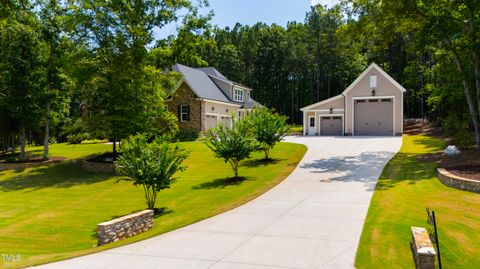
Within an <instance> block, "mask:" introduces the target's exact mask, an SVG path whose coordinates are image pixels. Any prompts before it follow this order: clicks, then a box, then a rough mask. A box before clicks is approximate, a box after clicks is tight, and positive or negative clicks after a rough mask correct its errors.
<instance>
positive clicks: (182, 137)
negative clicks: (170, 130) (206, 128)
mask: <svg viewBox="0 0 480 269" xmlns="http://www.w3.org/2000/svg"><path fill="white" fill-rule="evenodd" d="M199 137H200V132H199V131H196V130H180V131H179V132H178V134H177V140H178V141H181V142H186V141H195V140H197V139H198V138H199Z"/></svg>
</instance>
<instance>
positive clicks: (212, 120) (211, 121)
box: [205, 115, 217, 130]
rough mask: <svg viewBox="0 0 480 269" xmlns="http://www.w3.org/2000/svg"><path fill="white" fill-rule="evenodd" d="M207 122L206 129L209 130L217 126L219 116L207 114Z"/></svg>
mask: <svg viewBox="0 0 480 269" xmlns="http://www.w3.org/2000/svg"><path fill="white" fill-rule="evenodd" d="M205 122H206V126H205V129H207V130H208V129H212V128H215V127H216V126H217V116H214V115H207V116H206V120H205Z"/></svg>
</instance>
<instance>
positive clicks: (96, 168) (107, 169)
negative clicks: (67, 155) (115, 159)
mask: <svg viewBox="0 0 480 269" xmlns="http://www.w3.org/2000/svg"><path fill="white" fill-rule="evenodd" d="M82 168H83V169H84V170H86V171H88V172H95V173H115V164H113V163H96V162H89V161H88V160H83V161H82Z"/></svg>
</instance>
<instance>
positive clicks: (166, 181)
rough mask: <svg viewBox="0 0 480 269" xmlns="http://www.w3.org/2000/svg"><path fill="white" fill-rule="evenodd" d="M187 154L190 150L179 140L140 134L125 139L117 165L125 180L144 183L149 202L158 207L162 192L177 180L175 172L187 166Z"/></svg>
mask: <svg viewBox="0 0 480 269" xmlns="http://www.w3.org/2000/svg"><path fill="white" fill-rule="evenodd" d="M187 157H188V153H187V152H186V151H185V150H184V149H182V148H180V147H179V146H178V145H177V144H170V143H167V142H165V141H163V140H161V139H156V140H155V141H154V142H153V143H148V137H147V136H146V135H143V134H140V135H136V136H132V137H130V138H128V139H126V140H125V141H123V144H122V149H121V155H120V157H119V158H118V160H117V161H116V163H115V165H116V168H117V171H118V173H120V174H121V175H123V176H125V177H126V178H124V180H128V181H132V182H133V185H135V186H136V185H142V186H143V190H144V192H145V200H146V203H147V206H148V208H149V209H154V208H155V201H156V199H157V195H158V193H159V192H160V191H161V190H162V189H166V188H170V185H171V184H172V183H173V182H175V180H176V179H177V178H176V177H174V175H175V173H176V172H178V171H183V170H184V169H185V167H184V166H182V163H183V161H184V160H185V159H186V158H187Z"/></svg>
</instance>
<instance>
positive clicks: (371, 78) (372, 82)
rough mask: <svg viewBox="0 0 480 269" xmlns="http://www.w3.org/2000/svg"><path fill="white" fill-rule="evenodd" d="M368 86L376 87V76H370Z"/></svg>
mask: <svg viewBox="0 0 480 269" xmlns="http://www.w3.org/2000/svg"><path fill="white" fill-rule="evenodd" d="M370 88H371V89H376V88H377V76H370Z"/></svg>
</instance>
